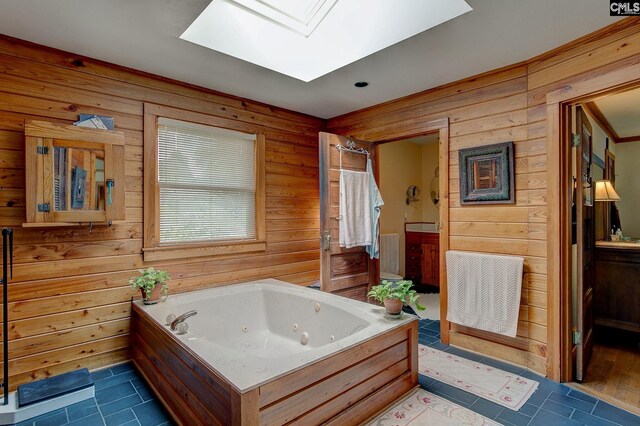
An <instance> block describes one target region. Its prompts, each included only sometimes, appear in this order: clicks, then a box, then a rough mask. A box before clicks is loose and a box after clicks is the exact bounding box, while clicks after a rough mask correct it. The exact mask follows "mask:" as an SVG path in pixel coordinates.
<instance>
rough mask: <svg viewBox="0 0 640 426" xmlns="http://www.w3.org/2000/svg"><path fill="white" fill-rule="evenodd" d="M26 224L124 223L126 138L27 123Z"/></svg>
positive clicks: (51, 125)
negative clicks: (120, 221)
mask: <svg viewBox="0 0 640 426" xmlns="http://www.w3.org/2000/svg"><path fill="white" fill-rule="evenodd" d="M25 138H26V143H25V147H26V152H25V173H26V179H25V186H26V223H25V224H23V226H26V227H28V226H61V225H70V224H74V225H75V224H78V223H111V222H113V221H118V220H124V219H125V179H124V166H125V165H124V133H122V132H119V131H111V130H99V129H90V128H86V127H77V126H67V125H59V124H55V123H49V122H45V121H26V122H25Z"/></svg>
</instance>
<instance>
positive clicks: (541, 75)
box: [328, 18, 640, 374]
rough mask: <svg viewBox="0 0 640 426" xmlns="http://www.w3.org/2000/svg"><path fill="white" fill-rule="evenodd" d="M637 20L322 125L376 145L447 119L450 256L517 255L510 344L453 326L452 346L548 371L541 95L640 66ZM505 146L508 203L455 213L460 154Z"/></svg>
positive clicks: (554, 316) (550, 287) (549, 287)
mask: <svg viewBox="0 0 640 426" xmlns="http://www.w3.org/2000/svg"><path fill="white" fill-rule="evenodd" d="M639 22H640V21H639V20H638V19H637V18H629V19H625V20H623V21H619V22H618V23H616V24H614V25H612V26H609V27H606V28H604V29H602V30H600V31H598V32H596V33H593V34H591V35H588V36H585V37H583V38H582V39H579V40H576V41H575V42H573V43H570V44H568V45H566V46H563V47H561V48H558V49H556V50H554V51H552V52H549V53H547V54H545V55H542V56H540V57H537V58H533V59H531V60H530V61H527V62H525V63H521V64H517V65H514V66H511V67H507V68H503V69H499V70H496V71H493V72H490V73H486V74H483V75H480V76H476V77H473V78H470V79H466V80H463V81H459V82H456V83H452V84H448V85H446V86H442V87H439V88H436V89H431V90H428V91H425V92H422V93H417V94H414V95H411V96H408V97H405V98H402V99H398V100H395V101H391V102H387V103H384V104H380V105H377V106H374V107H371V108H367V109H364V110H361V111H356V112H353V113H350V114H346V115H343V116H339V117H335V118H333V119H331V120H329V123H328V130H329V131H330V132H333V133H338V134H342V135H348V136H352V137H356V138H360V139H365V140H371V141H380V140H390V139H395V138H397V137H398V135H403V134H404V135H413V134H415V129H417V128H419V127H420V124H421V123H424V122H427V121H430V120H434V119H438V118H445V117H448V118H449V120H450V167H449V173H450V180H449V187H450V191H451V198H450V202H449V206H448V207H449V213H450V247H451V249H454V250H456V249H457V250H470V251H478V252H487V253H500V254H509V255H519V256H523V257H524V258H525V268H524V269H525V275H524V282H523V294H522V301H521V306H520V321H519V327H518V337H517V338H516V339H512V340H503V341H502V342H503V344H496V343H489V342H487V340H485V338H488V336H486V335H482V334H481V333H480V334H478V333H475V334H476V335H475V336H471V335H470V334H468V330H465V329H460V328H458V329H457V331H452V332H451V342H452V343H453V344H457V345H459V346H463V347H466V348H469V349H472V350H475V351H478V352H482V353H486V354H489V355H492V356H496V357H498V358H503V359H506V360H508V361H511V362H514V363H517V364H520V365H523V366H526V367H528V368H530V369H532V370H534V371H537V372H540V373H542V374H545V373H547V372H548V371H550V370H549V369H548V365H550V364H551V361H552V360H551V359H550V352H551V348H553V346H554V345H556V344H557V340H556V339H557V334H554V333H555V331H554V330H555V329H557V327H558V322H557V320H558V318H559V314H558V312H554V311H553V310H551V309H548V305H549V302H548V297H550V296H549V295H551V294H555V291H554V288H555V286H557V283H554V282H549V280H547V239H548V236H547V216H548V212H547V195H548V194H547V173H548V170H547V152H546V143H547V141H546V138H547V122H546V94H547V93H548V92H551V91H554V90H557V89H559V88H562V87H563V86H565V85H568V84H571V83H574V82H577V81H581V80H585V79H588V78H590V77H593V76H596V75H598V74H599V73H602V72H603V71H607V70H612V69H615V68H617V67H619V66H621V65H629V64H635V63H638V62H640V25H638V23H639ZM638 78H640V74H639V75H638ZM510 140H512V141H514V142H515V154H516V158H515V162H516V167H515V173H516V204H515V205H502V206H486V207H485V206H465V207H461V206H460V202H459V200H460V198H459V187H458V185H459V182H458V176H459V170H458V150H459V149H461V148H468V147H474V146H482V145H487V144H492V143H498V142H504V141H510ZM552 172H553V171H552ZM454 330H456V328H454ZM550 339H553V341H550ZM554 349H555V348H554ZM555 350H556V353H555V354H554V357H555V356H558V355H557V354H558V352H557V349H555Z"/></svg>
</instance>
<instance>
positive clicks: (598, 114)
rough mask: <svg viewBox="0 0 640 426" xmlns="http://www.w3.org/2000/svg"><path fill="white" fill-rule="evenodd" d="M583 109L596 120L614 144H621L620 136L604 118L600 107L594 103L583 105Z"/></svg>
mask: <svg viewBox="0 0 640 426" xmlns="http://www.w3.org/2000/svg"><path fill="white" fill-rule="evenodd" d="M582 107H583V108H584V109H585V110H586V111H587V113H588V114H589V115H590V116H591V117H592V118H593V119H594V120H595V122H596V123H597V124H598V126H600V128H602V130H604V132H605V133H606V134H607V136H609V137H610V138H611V140H612V141H613V142H614V143H620V142H619V141H620V136H618V133H617V132H616V131H615V130H614V128H613V126H611V123H609V120H607V117H605V116H604V114H603V113H602V111H601V110H600V108H598V105H596V103H595V102H594V101H591V102H585V103H583V104H582Z"/></svg>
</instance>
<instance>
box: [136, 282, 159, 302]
mask: <svg viewBox="0 0 640 426" xmlns="http://www.w3.org/2000/svg"><path fill="white" fill-rule="evenodd" d="M140 292H141V293H142V303H144V304H145V305H155V304H156V303H158V302H159V301H160V296H162V286H161V285H157V286H155V287H154V288H153V290H151V294H149V297H147V293H146V292H145V291H144V289H140Z"/></svg>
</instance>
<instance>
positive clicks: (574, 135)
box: [571, 133, 582, 148]
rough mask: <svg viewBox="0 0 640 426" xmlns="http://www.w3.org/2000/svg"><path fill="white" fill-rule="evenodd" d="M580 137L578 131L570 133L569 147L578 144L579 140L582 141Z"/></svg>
mask: <svg viewBox="0 0 640 426" xmlns="http://www.w3.org/2000/svg"><path fill="white" fill-rule="evenodd" d="M581 139H582V138H581V136H580V134H579V133H572V134H571V147H572V148H575V147H578V146H580V142H582V141H581Z"/></svg>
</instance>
